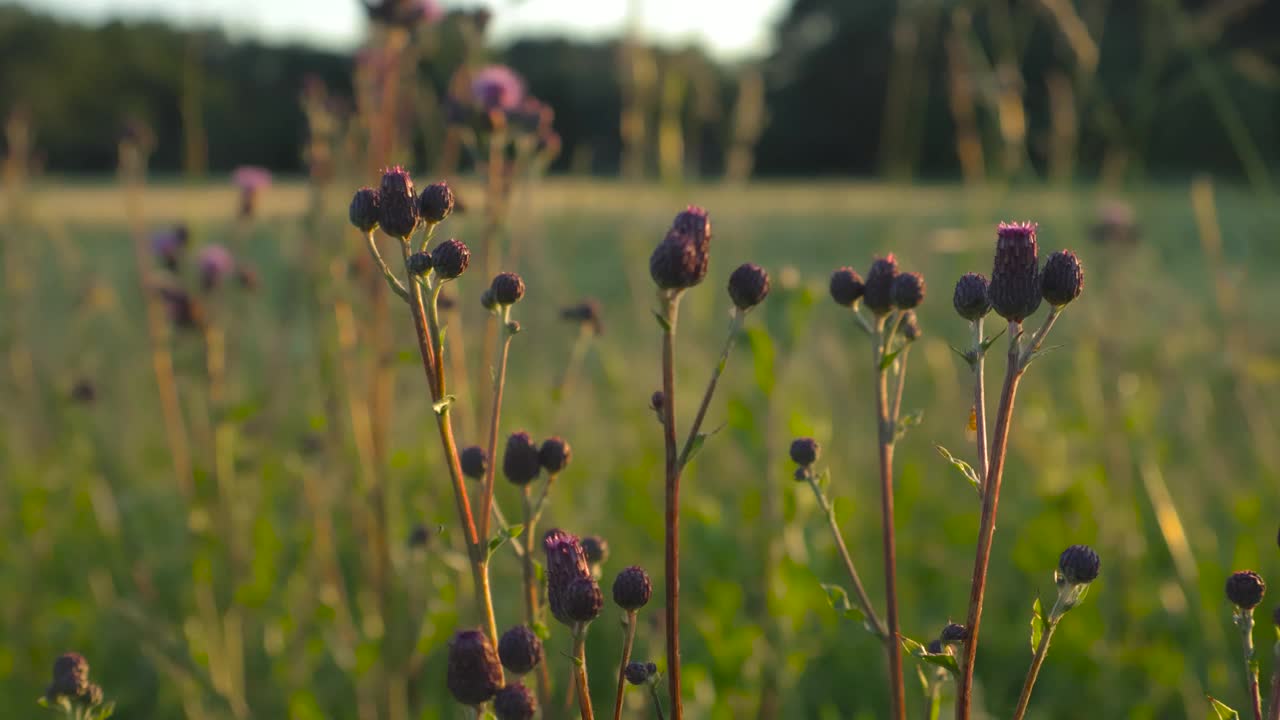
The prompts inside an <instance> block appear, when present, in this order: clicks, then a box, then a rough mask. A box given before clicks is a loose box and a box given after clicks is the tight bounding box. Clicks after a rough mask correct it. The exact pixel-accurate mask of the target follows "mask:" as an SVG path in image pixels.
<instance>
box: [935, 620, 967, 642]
mask: <svg viewBox="0 0 1280 720" xmlns="http://www.w3.org/2000/svg"><path fill="white" fill-rule="evenodd" d="M939 639H940V640H942V642H943V644H945V645H957V644H959V643H962V642H964V641H966V640H968V639H969V628H967V627H965V626H963V625H961V624H960V623H947V626H946V627H944V628H942V634H941V635H940V636H939Z"/></svg>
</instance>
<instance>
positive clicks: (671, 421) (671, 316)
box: [662, 292, 684, 720]
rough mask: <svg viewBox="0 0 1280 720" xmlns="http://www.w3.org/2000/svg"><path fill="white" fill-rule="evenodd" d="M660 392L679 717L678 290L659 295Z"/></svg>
mask: <svg viewBox="0 0 1280 720" xmlns="http://www.w3.org/2000/svg"><path fill="white" fill-rule="evenodd" d="M662 301H663V307H662V318H663V322H662V394H663V403H662V411H663V421H662V432H663V440H664V442H665V445H666V507H665V511H666V518H665V521H666V547H665V560H666V563H665V574H666V578H665V580H666V591H665V592H666V631H667V673H668V676H669V681H668V683H667V686H668V689H669V690H668V692H669V694H670V697H671V717H672V718H673V720H682V719H683V717H684V707H683V705H682V704H681V700H680V462H679V458H678V457H677V455H676V388H675V385H676V382H675V354H676V320H677V317H678V316H679V312H680V293H679V292H674V293H672V292H668V293H665V294H664V295H663V297H662Z"/></svg>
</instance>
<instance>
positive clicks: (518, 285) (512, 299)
mask: <svg viewBox="0 0 1280 720" xmlns="http://www.w3.org/2000/svg"><path fill="white" fill-rule="evenodd" d="M489 289H490V290H492V291H493V300H494V302H496V303H497V304H499V305H514V304H516V303H517V302H519V300H520V298H522V297H524V280H521V279H520V276H519V275H517V274H515V273H513V272H504V273H499V274H498V275H497V276H495V277H494V278H493V282H492V283H491V284H490V285H489Z"/></svg>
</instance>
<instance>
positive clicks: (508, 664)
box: [498, 625, 542, 675]
mask: <svg viewBox="0 0 1280 720" xmlns="http://www.w3.org/2000/svg"><path fill="white" fill-rule="evenodd" d="M498 657H499V658H501V659H502V666H503V667H505V668H506V669H508V670H510V671H511V672H513V673H515V674H516V675H524V674H526V673H529V672H531V671H532V670H533V669H534V668H535V667H537V666H538V663H540V662H542V640H540V639H539V638H538V634H537V633H535V632H534V631H533V630H531V629H529V627H528V626H526V625H516V626H515V627H513V628H511V629H510V630H508V631H506V632H504V633H502V637H501V638H499V639H498Z"/></svg>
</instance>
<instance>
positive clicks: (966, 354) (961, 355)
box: [947, 345, 975, 370]
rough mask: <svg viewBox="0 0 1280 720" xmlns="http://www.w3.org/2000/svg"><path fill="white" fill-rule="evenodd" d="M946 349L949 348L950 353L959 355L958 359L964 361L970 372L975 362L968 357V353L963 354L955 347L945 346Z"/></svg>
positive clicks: (962, 351)
mask: <svg viewBox="0 0 1280 720" xmlns="http://www.w3.org/2000/svg"><path fill="white" fill-rule="evenodd" d="M947 347H949V348H951V352H953V353H955V354H957V355H959V356H960V359H961V360H963V361H965V363H966V364H968V366H969V369H970V370H972V369H973V366H974V363H975V361H974V359H973V358H972V357H970V356H969V353H967V352H965V351H964V350H961V349H960V348H958V347H956V346H955V345H947Z"/></svg>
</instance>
